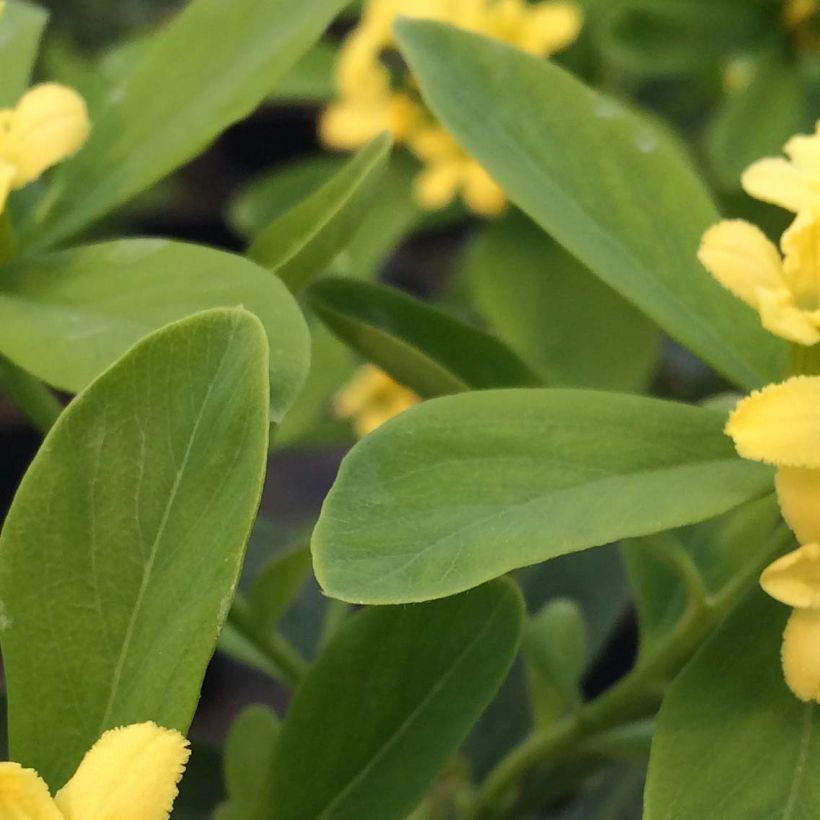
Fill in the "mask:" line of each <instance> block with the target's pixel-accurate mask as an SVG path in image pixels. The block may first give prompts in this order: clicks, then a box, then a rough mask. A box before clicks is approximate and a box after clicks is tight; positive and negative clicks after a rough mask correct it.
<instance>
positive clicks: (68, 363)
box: [0, 239, 309, 421]
mask: <svg viewBox="0 0 820 820" xmlns="http://www.w3.org/2000/svg"><path fill="white" fill-rule="evenodd" d="M235 305H243V306H245V307H246V308H248V309H249V310H251V311H253V312H254V313H256V314H257V315H258V316H259V318H260V319H261V321H262V324H263V325H264V326H265V331H266V332H267V334H268V341H269V343H270V368H271V385H272V390H271V408H272V416H273V420H274V421H279V420H281V418H282V416H283V415H284V414H285V412H286V411H287V409H288V408H289V407H290V405H291V403H292V402H293V400H294V398H295V397H296V395H297V393H298V392H299V390H300V389H301V387H302V384H303V382H304V379H305V377H306V375H307V370H308V366H309V339H308V332H307V327H306V326H305V322H304V319H303V318H302V314H301V312H300V311H299V308H298V306H297V305H296V303H295V302H294V300H293V298H292V297H291V295H290V294H289V293H288V291H287V290H286V288H284V287H283V286H282V284H281V282H279V281H278V280H277V279H276V277H274V276H272V275H271V274H270V273H268V272H267V271H265V270H263V269H262V268H259V267H257V266H256V265H254V264H252V263H250V262H248V261H247V260H244V259H242V258H241V257H238V256H234V255H232V254H227V253H223V252H221V251H216V250H212V249H210V248H204V247H199V246H196V245H187V244H183V243H181V242H167V241H165V240H147V239H124V240H119V241H115V242H105V243H102V244H99V245H89V246H86V247H81V248H74V249H73V250H70V251H61V252H58V253H54V254H50V255H48V256H44V257H40V258H36V259H26V260H22V261H21V262H19V263H17V264H15V265H13V266H11V267H8V268H4V269H3V276H2V280H0V352H2V353H3V354H4V355H6V356H7V357H8V358H9V359H11V360H12V361H14V362H15V363H16V364H18V365H20V366H21V367H23V368H25V369H26V370H28V371H30V372H31V373H33V374H34V375H35V376H37V377H38V378H40V379H42V380H44V381H46V382H48V383H49V384H51V385H53V386H55V387H58V388H60V389H63V390H68V391H72V392H76V391H78V390H81V389H82V388H83V387H85V386H86V385H87V384H88V383H89V382H90V381H91V380H92V379H93V378H95V377H96V376H97V375H98V374H99V373H100V372H101V371H102V370H104V369H105V368H106V367H108V366H109V365H110V364H111V363H112V362H113V361H114V360H115V359H117V358H118V357H119V356H120V355H122V354H123V353H124V352H125V351H126V350H127V349H128V348H129V347H130V346H131V345H132V344H134V342H136V341H137V340H139V339H140V338H142V337H143V336H145V335H146V334H148V333H150V332H151V331H152V330H155V329H156V328H158V327H161V326H162V325H165V324H167V323H169V322H172V321H175V320H177V319H181V318H183V317H185V316H188V315H190V314H192V313H196V312H198V311H201V310H206V309H208V308H214V307H233V306H235Z"/></svg>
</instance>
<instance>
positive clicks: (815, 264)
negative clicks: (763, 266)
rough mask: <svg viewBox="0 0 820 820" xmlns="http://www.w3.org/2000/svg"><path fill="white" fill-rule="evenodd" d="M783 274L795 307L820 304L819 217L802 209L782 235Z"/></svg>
mask: <svg viewBox="0 0 820 820" xmlns="http://www.w3.org/2000/svg"><path fill="white" fill-rule="evenodd" d="M780 244H781V247H782V248H783V254H784V257H785V258H784V261H783V275H784V277H785V280H786V283H787V285H788V288H789V290H791V292H792V293H793V294H794V297H795V301H796V303H797V306H798V307H800V308H802V309H803V310H816V309H817V308H818V307H820V220H818V218H817V216H816V215H815V214H813V213H812V212H810V211H801V213H800V214H798V216H797V218H796V219H795V220H794V222H793V223H792V224H791V226H790V227H789V229H788V230H787V231H786V232H785V233H784V234H783V238H782V239H781V243H780Z"/></svg>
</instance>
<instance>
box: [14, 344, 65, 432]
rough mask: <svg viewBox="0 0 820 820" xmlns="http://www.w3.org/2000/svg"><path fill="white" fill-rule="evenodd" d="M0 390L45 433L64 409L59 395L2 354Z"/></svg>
mask: <svg viewBox="0 0 820 820" xmlns="http://www.w3.org/2000/svg"><path fill="white" fill-rule="evenodd" d="M0 391H2V392H3V393H5V394H6V396H8V397H9V398H10V399H11V400H12V401H13V402H14V404H15V405H17V407H18V408H19V409H20V410H21V411H22V412H23V413H24V414H25V415H26V417H27V418H28V420H29V421H30V422H31V423H32V424H33V425H34V426H35V427H36V428H37V429H38V430H39V431H40V432H41V433H42V434H43V435H45V434H46V433H47V432H48V431H49V430H50V429H51V428H52V426H53V425H54V422H55V421H57V418H58V417H59V415H60V413H62V411H63V406H62V404H60V402H59V400H58V399H57V397H56V396H55V395H54V394H53V393H52V392H51V391H50V390H49V389H48V388H47V387H46V386H45V385H44V384H43V383H42V382H39V381H38V380H37V379H35V378H34V376H32V375H31V374H30V373H27V372H26V371H25V370H23V369H22V368H20V367H18V366H17V365H16V364H14V363H13V362H10V361H9V360H8V359H6V358H4V357H3V356H0Z"/></svg>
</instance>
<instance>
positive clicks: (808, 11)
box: [783, 0, 818, 29]
mask: <svg viewBox="0 0 820 820" xmlns="http://www.w3.org/2000/svg"><path fill="white" fill-rule="evenodd" d="M817 11H818V7H817V0H786V5H785V6H784V7H783V25H784V26H785V27H786V28H787V29H799V28H800V27H801V26H804V25H805V24H806V23H808V22H809V20H811V18H812V17H813V16H814V14H815V13H816V12H817Z"/></svg>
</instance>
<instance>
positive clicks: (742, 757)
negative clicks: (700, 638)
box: [644, 589, 820, 820]
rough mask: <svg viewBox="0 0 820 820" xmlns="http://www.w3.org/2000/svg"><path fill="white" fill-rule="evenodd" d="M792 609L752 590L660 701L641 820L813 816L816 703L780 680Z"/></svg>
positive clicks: (819, 761) (819, 784) (819, 800)
mask: <svg viewBox="0 0 820 820" xmlns="http://www.w3.org/2000/svg"><path fill="white" fill-rule="evenodd" d="M788 614H789V610H788V608H787V607H785V606H783V605H782V604H779V603H776V602H775V601H772V600H771V599H770V598H768V597H767V596H766V595H765V594H764V593H763V592H762V591H761V590H759V589H755V590H754V591H753V592H752V593H751V594H750V595H749V597H748V598H747V599H746V601H745V602H744V603H742V604H741V605H740V606H739V607H738V609H737V610H736V611H735V612H734V613H733V614H732V615H731V616H730V618H729V619H728V620H727V622H726V623H725V624H724V625H723V626H722V627H721V628H720V629H719V630H718V632H717V633H716V634H715V635H714V636H713V637H712V638H711V639H710V640H709V641H708V642H707V643H706V644H705V645H704V646H703V647H702V648H701V649H700V651H699V652H698V654H697V655H696V656H695V657H694V658H693V659H692V661H691V662H690V663H689V665H688V666H687V667H686V668H685V669H684V671H683V673H682V674H681V675H680V677H679V678H678V679H677V680H676V681H675V683H674V684H673V686H672V688H671V690H670V691H669V694H668V695H667V697H666V700H665V701H664V705H663V707H662V709H661V712H660V717H659V720H658V726H657V733H656V736H655V739H654V741H653V743H652V755H651V758H650V764H649V779H648V781H647V788H646V795H645V812H644V818H645V819H646V820H702V818H704V817H719V818H721V820H749V818H751V817H760V818H763V817H779V818H784V820H786V818H789V820H798V818H805V819H806V820H808V818H812V817H814V816H815V815H816V813H817V806H818V804H820V781H818V779H817V777H816V776H815V775H816V772H817V769H818V766H820V711H818V706H817V704H816V703H809V704H805V703H801V702H800V701H799V700H797V698H795V697H794V695H793V694H792V693H791V692H790V691H789V690H788V688H787V687H786V684H785V683H784V682H783V674H782V672H781V669H780V640H781V635H782V633H783V627H784V624H785V622H786V618H787V617H788Z"/></svg>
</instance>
